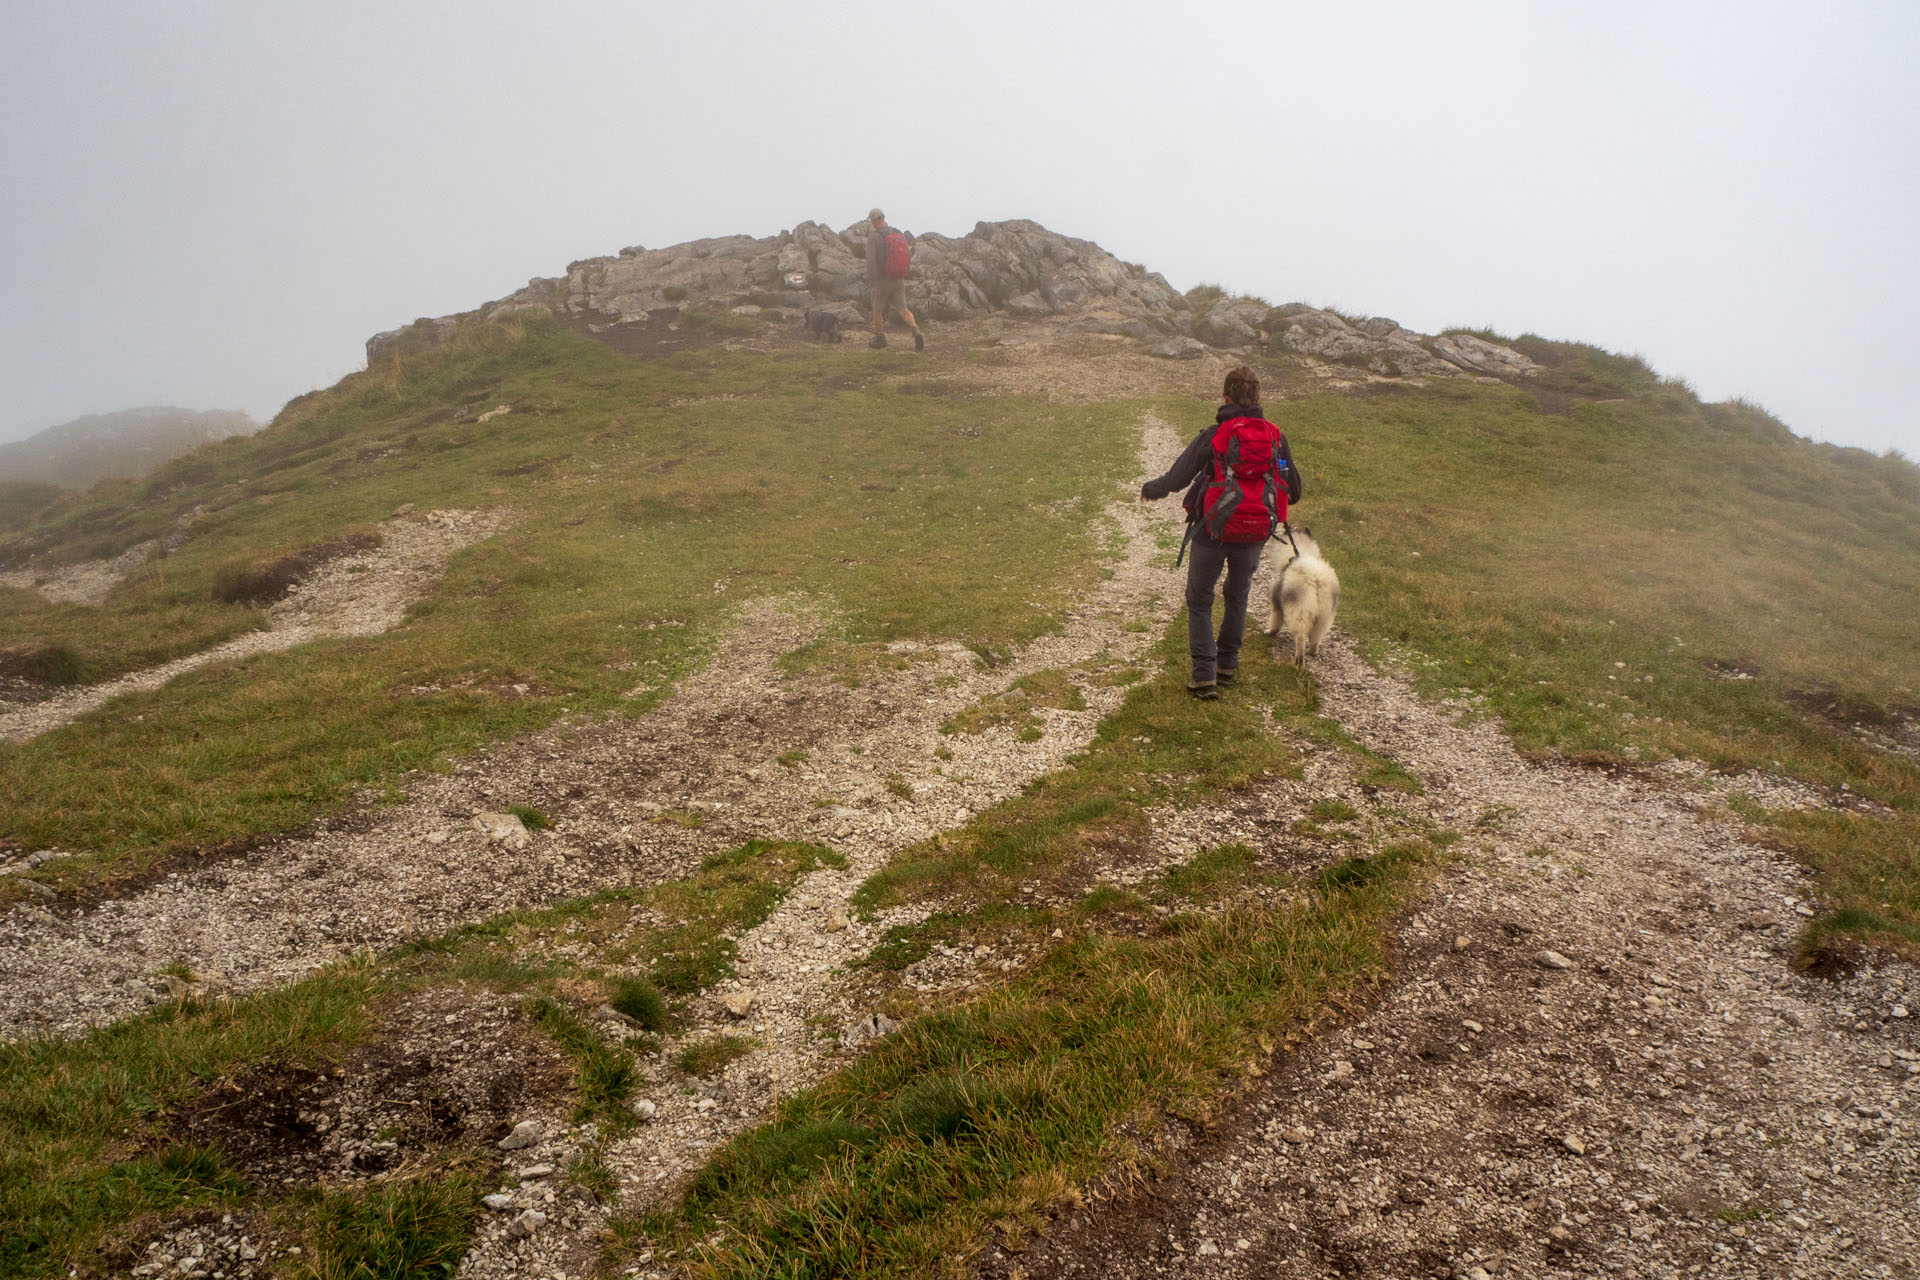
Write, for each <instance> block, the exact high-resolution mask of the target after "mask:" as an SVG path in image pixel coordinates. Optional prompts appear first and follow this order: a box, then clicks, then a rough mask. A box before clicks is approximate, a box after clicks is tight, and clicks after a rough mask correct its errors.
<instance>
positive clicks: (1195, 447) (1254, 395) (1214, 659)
mask: <svg viewBox="0 0 1920 1280" xmlns="http://www.w3.org/2000/svg"><path fill="white" fill-rule="evenodd" d="M1183 486H1187V493H1186V497H1185V498H1183V499H1182V505H1183V506H1185V507H1186V509H1187V538H1188V539H1190V540H1191V543H1192V547H1193V559H1192V560H1190V561H1189V562H1188V564H1187V651H1188V653H1189V654H1191V655H1192V658H1193V675H1192V677H1191V678H1190V679H1189V680H1188V681H1187V691H1188V692H1189V693H1191V694H1193V696H1194V697H1196V698H1217V697H1219V696H1220V690H1219V686H1220V685H1223V684H1232V683H1233V680H1234V677H1235V676H1236V675H1238V674H1239V670H1240V641H1241V638H1242V637H1243V636H1244V635H1245V634H1246V630H1247V596H1248V595H1249V594H1250V593H1251V592H1252V590H1253V575H1254V574H1255V572H1257V571H1258V570H1259V568H1260V553H1261V551H1263V550H1264V549H1265V548H1266V545H1267V539H1268V538H1271V537H1273V536H1274V535H1275V534H1276V533H1278V532H1280V531H1281V530H1282V529H1284V528H1285V527H1286V520H1287V504H1288V503H1290V502H1298V501H1300V470H1299V468H1297V467H1295V466H1294V465H1293V452H1292V450H1290V449H1289V448H1288V447H1287V438H1286V436H1285V435H1283V434H1282V433H1281V431H1280V428H1278V427H1276V426H1274V425H1273V424H1272V423H1271V422H1268V421H1267V420H1266V418H1265V417H1264V416H1262V411H1261V408H1260V375H1259V374H1257V373H1255V372H1254V371H1253V370H1252V369H1250V368H1248V367H1247V366H1246V365H1241V366H1240V367H1239V368H1237V369H1234V370H1231V371H1229V372H1228V374H1227V382H1226V387H1225V389H1224V390H1223V391H1222V393H1221V396H1220V408H1219V409H1218V410H1217V411H1216V412H1215V413H1214V415H1213V425H1212V426H1210V427H1207V428H1206V429H1204V430H1203V431H1201V432H1200V434H1199V435H1197V436H1195V437H1194V438H1193V442H1192V443H1191V444H1189V445H1188V446H1187V447H1186V449H1185V451H1183V452H1182V453H1181V455H1180V457H1179V460H1178V461H1176V462H1175V463H1174V464H1173V466H1172V467H1170V468H1168V470H1167V473H1166V474H1165V475H1163V476H1161V477H1160V478H1159V479H1157V480H1149V481H1147V482H1146V483H1145V484H1143V485H1141V486H1140V500H1141V501H1142V502H1152V501H1155V500H1157V499H1160V498H1164V497H1166V496H1167V495H1168V494H1170V493H1172V492H1173V491H1174V490H1175V489H1179V488H1181V487H1183ZM1186 549H1187V544H1186V543H1185V542H1183V543H1182V544H1181V551H1182V553H1184V552H1185V551H1186ZM1178 563H1179V562H1178V560H1176V561H1175V564H1176V565H1177V564H1178ZM1222 569H1225V570H1226V573H1227V585H1226V588H1225V590H1224V592H1223V593H1222V594H1223V595H1224V596H1225V597H1226V605H1227V608H1226V615H1225V616H1224V617H1222V618H1221V619H1220V635H1219V638H1218V639H1217V640H1216V639H1215V638H1214V633H1213V587H1214V584H1215V583H1216V582H1218V581H1219V580H1220V571H1221V570H1222Z"/></svg>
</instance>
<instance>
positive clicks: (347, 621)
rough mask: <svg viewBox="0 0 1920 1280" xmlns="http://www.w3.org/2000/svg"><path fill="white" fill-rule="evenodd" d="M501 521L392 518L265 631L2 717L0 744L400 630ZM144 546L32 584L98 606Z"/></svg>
mask: <svg viewBox="0 0 1920 1280" xmlns="http://www.w3.org/2000/svg"><path fill="white" fill-rule="evenodd" d="M504 523H505V518H504V516H502V515H501V514H500V513H498V512H482V511H435V512H431V513H429V514H428V515H427V516H425V517H424V518H421V519H394V520H389V521H387V522H386V523H384V524H382V525H381V526H380V535H381V542H380V545H379V546H378V547H376V548H374V549H373V550H370V551H362V552H357V553H355V554H353V555H347V556H342V557H340V558H339V559H336V560H332V561H329V562H328V563H327V564H325V565H323V566H321V567H320V568H319V569H317V570H316V571H314V572H313V573H311V574H309V575H308V576H307V577H306V578H305V579H304V580H302V581H301V582H300V584H299V585H298V586H296V587H295V588H294V589H293V590H292V591H290V592H288V593H287V596H286V597H285V598H284V599H282V600H280V601H277V602H276V603H274V604H273V605H272V606H270V607H269V608H268V609H267V611H266V614H267V621H268V623H269V624H270V625H269V627H268V629H267V630H265V631H253V632H249V633H248V634H246V635H244V636H238V637H236V638H234V639H232V640H229V641H227V642H226V643H225V644H219V645H215V646H214V647H213V648H211V649H203V650H201V651H200V652H199V653H192V654H188V655H187V656H186V657H184V658H176V659H174V660H173V661H172V662H167V663H162V664H161V665H160V666H157V667H149V668H148V669H147V670H145V671H136V672H134V673H133V674H132V675H126V676H121V677H120V678H119V679H117V680H109V681H106V682H105V683H103V684H96V685H88V686H87V687H85V688H82V689H73V690H69V691H68V692H65V693H61V694H56V695H55V696H54V697H51V698H48V699H47V700H46V701H44V702H35V703H31V704H29V705H27V706H24V707H20V708H18V709H16V710H12V711H7V712H4V713H0V742H25V741H27V740H29V739H31V738H37V737H39V736H40V735H41V734H43V733H46V732H48V731H49V730H52V729H57V728H59V727H60V726H61V725H63V724H70V723H72V722H73V721H74V720H75V719H78V718H79V717H80V716H83V715H85V714H86V713H87V712H89V711H92V710H93V709H94V708H96V707H101V706H105V705H106V704H107V703H108V702H110V701H112V700H113V699H114V698H117V697H119V696H120V695H122V694H126V693H135V692H138V691H140V690H143V689H158V688H159V687H160V686H161V685H163V684H165V683H167V682H168V681H169V680H172V679H173V678H174V677H175V676H179V675H184V674H185V673H186V672H189V671H192V670H194V669H195V668H197V667H204V666H206V665H208V664H209V663H214V662H231V661H234V660H235V659H238V658H246V657H251V656H253V655H254V654H257V653H274V652H277V651H278V650H281V649H291V648H293V647H294V646H296V645H302V644H306V643H307V642H309V641H311V640H320V639H324V638H326V637H328V636H371V635H378V634H379V633H381V632H382V631H388V630H391V629H392V628H394V627H396V626H398V625H399V624H400V619H401V618H402V617H403V616H405V614H406V610H407V606H408V605H409V604H411V603H413V602H414V601H415V600H418V599H420V598H421V597H422V596H423V595H424V594H426V590H427V588H428V587H429V586H430V585H431V584H432V582H433V580H434V579H436V578H438V577H439V576H440V572H441V570H442V569H443V568H444V567H445V566H446V563H447V557H449V556H451V555H452V554H453V553H454V552H456V551H458V550H459V549H460V548H462V547H465V546H469V545H471V544H473V543H475V542H478V541H480V540H481V539H483V538H488V537H491V536H492V535H493V534H494V533H496V532H497V531H498V530H499V529H500V527H501V526H502V525H503V524H504ZM147 549H148V548H147V544H142V546H140V547H135V548H134V549H133V550H132V551H129V552H127V553H126V554H124V555H122V556H121V557H120V558H119V559H117V560H114V561H111V562H108V563H107V564H106V565H105V566H104V567H100V568H98V569H96V570H95V571H92V572H85V573H78V575H77V581H78V583H79V585H78V586H74V585H73V584H72V583H69V582H68V581H67V579H65V578H61V579H58V580H56V581H55V582H54V583H53V584H48V583H41V584H38V585H37V587H36V589H38V590H40V591H42V592H44V593H45V594H46V595H47V596H48V597H49V598H50V599H55V600H78V601H80V602H81V603H84V604H98V603H100V601H101V600H104V599H105V598H106V593H107V592H108V591H109V590H111V589H112V587H113V584H114V583H115V582H118V581H119V580H120V578H121V577H123V576H124V575H125V574H126V572H127V571H128V570H129V569H130V568H131V567H133V566H134V565H137V564H138V563H139V561H138V560H131V561H130V560H129V557H131V556H133V555H134V554H135V553H136V552H138V553H140V556H141V559H144V558H145V553H146V550H147ZM83 568H84V566H83ZM102 584H104V585H102ZM83 591H84V592H91V593H92V594H83ZM63 592H64V593H65V594H62V593H63Z"/></svg>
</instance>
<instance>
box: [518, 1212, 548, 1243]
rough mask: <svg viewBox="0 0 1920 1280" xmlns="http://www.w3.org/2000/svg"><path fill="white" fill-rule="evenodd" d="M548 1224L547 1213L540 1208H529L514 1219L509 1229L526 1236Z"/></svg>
mask: <svg viewBox="0 0 1920 1280" xmlns="http://www.w3.org/2000/svg"><path fill="white" fill-rule="evenodd" d="M546 1225H547V1215H546V1214H544V1213H542V1212H540V1211H539V1210H538V1209H528V1210H527V1211H526V1212H525V1213H522V1214H521V1215H520V1216H519V1217H517V1218H515V1219H514V1220H513V1226H512V1227H510V1228H509V1230H510V1231H511V1232H512V1233H513V1234H514V1235H516V1236H519V1237H522V1238H525V1237H527V1236H530V1235H532V1234H533V1233H534V1232H536V1231H538V1230H539V1229H540V1228H541V1227H544V1226H546Z"/></svg>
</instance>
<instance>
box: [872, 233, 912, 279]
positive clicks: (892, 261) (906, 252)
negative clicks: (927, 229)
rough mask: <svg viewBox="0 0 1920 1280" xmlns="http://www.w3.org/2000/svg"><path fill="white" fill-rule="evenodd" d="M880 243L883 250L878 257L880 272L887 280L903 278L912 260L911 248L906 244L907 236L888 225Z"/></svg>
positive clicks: (905, 276)
mask: <svg viewBox="0 0 1920 1280" xmlns="http://www.w3.org/2000/svg"><path fill="white" fill-rule="evenodd" d="M881 243H882V246H883V247H884V249H885V252H884V253H883V254H882V255H881V258H880V274H881V275H883V276H885V277H887V279H889V280H905V279H906V278H907V267H908V265H909V264H910V263H911V262H912V261H913V249H912V247H911V246H910V245H908V244H907V237H906V236H905V235H904V234H902V233H901V232H898V231H895V230H894V229H893V228H892V227H888V228H887V234H886V236H885V238H884V239H883V240H882V242H881Z"/></svg>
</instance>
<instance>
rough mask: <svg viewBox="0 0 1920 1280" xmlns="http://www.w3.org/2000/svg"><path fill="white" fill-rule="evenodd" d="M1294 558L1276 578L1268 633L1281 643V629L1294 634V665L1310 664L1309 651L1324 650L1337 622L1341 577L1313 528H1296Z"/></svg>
mask: <svg viewBox="0 0 1920 1280" xmlns="http://www.w3.org/2000/svg"><path fill="white" fill-rule="evenodd" d="M1292 550H1293V558H1292V559H1291V560H1289V561H1287V562H1286V563H1285V564H1283V565H1281V566H1280V576H1279V577H1277V578H1275V579H1274V580H1273V607H1272V608H1270V609H1269V610H1268V611H1267V634H1268V635H1270V636H1273V637H1274V640H1275V647H1276V648H1277V647H1278V642H1279V636H1280V633H1281V631H1283V630H1284V631H1285V632H1286V633H1287V634H1288V635H1290V636H1292V637H1293V665H1294V666H1296V667H1304V666H1306V665H1307V655H1308V654H1317V653H1319V652H1320V642H1321V641H1322V640H1324V639H1326V638H1327V630H1328V628H1330V627H1332V626H1333V611H1334V609H1335V607H1336V606H1338V605H1339V603H1340V578H1339V575H1337V574H1335V573H1334V571H1333V566H1332V565H1330V564H1328V563H1327V562H1326V561H1325V560H1323V559H1321V557H1320V544H1319V543H1317V542H1315V541H1314V540H1313V532H1312V531H1311V530H1309V529H1305V528H1301V529H1295V530H1294V531H1293V547H1292Z"/></svg>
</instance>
